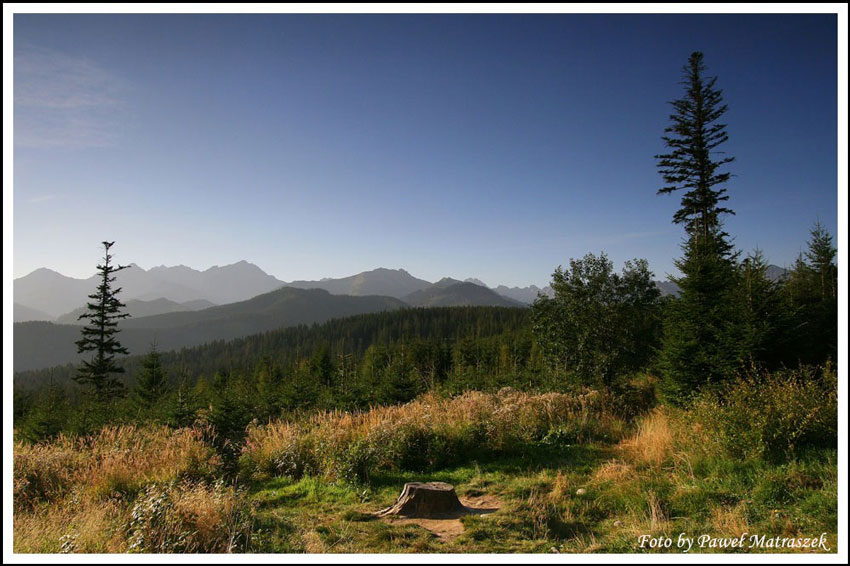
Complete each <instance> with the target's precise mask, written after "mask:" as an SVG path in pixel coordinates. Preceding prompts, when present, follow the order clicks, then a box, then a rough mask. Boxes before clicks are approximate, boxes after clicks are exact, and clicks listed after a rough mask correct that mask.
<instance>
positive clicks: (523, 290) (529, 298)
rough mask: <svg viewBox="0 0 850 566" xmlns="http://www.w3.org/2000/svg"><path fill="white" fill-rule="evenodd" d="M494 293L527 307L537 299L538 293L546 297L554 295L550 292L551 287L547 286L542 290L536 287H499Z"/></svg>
mask: <svg viewBox="0 0 850 566" xmlns="http://www.w3.org/2000/svg"><path fill="white" fill-rule="evenodd" d="M495 291H496V292H497V293H499V294H500V295H502V296H503V297H508V298H509V299H513V300H515V301H519V302H521V303H524V304H527V305H530V304H531V303H533V302H534V301H535V300H536V299H537V295H538V293H543V294H544V295H546V296H548V297H551V296H553V295H554V294H555V292H554V291H552V287H550V286H549V285H546V286H545V287H543V288H540V287H538V286H537V285H529V286H528V287H505V286H504V285H499V286H498V287H496V289H495Z"/></svg>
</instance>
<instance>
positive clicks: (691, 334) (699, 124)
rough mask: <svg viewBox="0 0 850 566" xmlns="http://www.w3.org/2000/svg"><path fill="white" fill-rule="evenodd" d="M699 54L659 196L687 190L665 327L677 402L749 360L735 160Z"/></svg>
mask: <svg viewBox="0 0 850 566" xmlns="http://www.w3.org/2000/svg"><path fill="white" fill-rule="evenodd" d="M704 72H705V64H704V62H703V55H702V53H700V52H695V53H692V54H691V56H690V58H689V61H688V64H687V65H686V66H685V67H684V78H683V81H682V84H683V85H684V87H685V94H684V96H683V97H682V98H680V99H678V100H674V101H673V102H671V104H672V106H673V109H674V111H675V112H674V113H673V114H672V115H671V116H670V120H671V121H672V124H671V125H670V126H669V127H667V128H666V129H665V134H669V135H665V136H662V139H663V140H664V142H665V144H666V145H667V147H668V148H670V150H671V151H670V152H669V153H666V154H662V155H656V156H655V157H656V159H657V160H658V164H657V165H658V169H659V172H660V174H661V176H662V178H663V179H664V183H665V186H664V187H662V188H661V189H659V190H658V194H671V193H673V192H676V191H684V194H683V196H682V201H681V207H680V208H679V210H678V211H677V212H676V213H675V214H674V216H673V222H674V223H676V224H683V225H684V227H685V233H686V236H687V239H686V241H685V243H684V245H683V257H682V259H680V260H678V261H677V262H675V265H676V267H677V268H678V269H679V271H680V272H681V273H682V276H681V277H678V278H673V281H674V282H675V283H677V284H678V286H679V287H680V289H681V295H680V297H679V299H677V300H676V301H674V302H673V303H672V304H671V305H670V308H669V310H668V316H667V318H666V320H665V324H664V343H663V347H662V352H661V360H660V361H661V367H662V369H663V371H664V379H663V380H662V383H661V385H662V390H663V392H664V393H665V395H666V396H667V398H668V399H669V400H671V401H674V402H676V401H684V399H685V398H687V397H688V396H690V395H691V394H692V393H693V392H694V391H696V390H698V389H700V388H701V387H702V386H703V385H705V384H707V383H715V382H719V381H721V380H723V379H725V378H726V377H728V376H729V375H730V374H732V373H734V371H735V370H736V369H737V368H738V367H739V366H740V364H741V363H742V362H743V360H744V358H745V357H746V352H745V350H746V348H745V346H744V343H743V341H742V340H743V337H744V320H743V317H742V313H741V312H740V310H739V309H736V308H735V307H736V295H735V291H736V286H737V278H738V270H737V265H736V262H737V259H736V254H735V253H734V251H733V246H732V244H731V242H730V241H729V235H728V234H727V233H726V232H724V230H723V224H722V215H724V214H734V212H733V211H732V210H731V209H729V208H726V207H724V206H721V203H723V202H725V201H726V200H728V199H729V196H728V195H727V194H726V188H725V187H724V186H722V185H724V184H725V183H726V182H727V181H728V180H729V177H730V173H729V172H726V171H721V170H720V168H721V167H722V166H724V165H726V164H728V163H731V162H732V161H733V158H732V157H723V156H722V153H721V152H719V151H718V149H717V148H718V147H719V146H720V145H721V144H723V143H724V142H725V141H726V140H727V139H728V135H727V134H726V125H725V124H722V123H719V122H718V121H717V120H718V119H719V118H720V117H721V116H722V115H723V114H724V113H725V112H726V110H727V106H726V105H725V104H723V101H722V92H721V91H720V90H719V89H716V88H715V86H714V85H715V83H716V80H717V79H716V77H713V78H705V77H704V76H703V75H704Z"/></svg>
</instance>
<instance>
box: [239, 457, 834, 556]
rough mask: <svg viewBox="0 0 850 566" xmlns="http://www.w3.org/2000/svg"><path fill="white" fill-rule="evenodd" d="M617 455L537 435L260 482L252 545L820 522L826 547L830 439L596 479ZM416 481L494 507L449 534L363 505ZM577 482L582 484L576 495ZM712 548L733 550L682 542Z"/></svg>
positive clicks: (592, 548)
mask: <svg viewBox="0 0 850 566" xmlns="http://www.w3.org/2000/svg"><path fill="white" fill-rule="evenodd" d="M618 454H619V453H618V452H617V450H616V447H615V446H614V445H610V444H586V445H581V446H568V445H562V446H558V445H547V444H543V443H538V444H536V445H533V446H529V447H527V448H526V449H525V450H524V451H523V452H522V453H521V454H517V455H514V456H510V457H501V458H500V457H498V456H493V457H491V458H489V459H481V460H478V461H476V462H470V463H468V464H464V465H460V466H456V467H451V468H443V469H440V470H435V471H433V472H430V473H412V472H404V471H380V472H377V473H375V474H374V475H373V476H372V477H371V480H370V483H369V485H368V486H365V485H355V484H351V483H345V482H328V481H326V480H322V479H318V478H314V477H305V478H302V479H300V480H297V481H296V480H291V479H283V478H277V479H273V480H268V481H260V482H257V483H256V484H255V485H254V487H253V491H252V492H251V493H252V498H253V499H254V500H255V501H256V502H257V503H258V505H259V506H258V531H259V532H260V534H259V536H258V541H257V544H255V551H256V552H271V553H274V552H341V553H408V552H414V553H416V552H419V553H423V552H425V553H490V552H495V553H549V552H553V549H555V550H557V551H558V552H561V553H569V552H581V553H584V552H616V553H633V552H679V550H678V549H677V548H675V543H674V546H673V548H670V549H660V550H659V549H648V548H644V549H641V548H640V547H639V544H638V536H639V535H640V534H642V533H646V534H653V535H663V534H666V535H669V536H671V537H673V538H674V540H675V539H676V537H678V534H679V533H680V532H684V533H686V535H687V536H690V537H695V536H699V535H700V534H709V535H711V536H729V537H731V536H733V535H736V536H738V535H739V534H740V533H737V532H735V529H736V528H745V530H746V531H747V532H749V533H752V534H765V535H768V538H770V537H774V536H784V537H797V536H819V535H820V534H821V533H822V532H826V533H828V541H829V542H828V544H829V545H830V547H831V550H832V551H833V552H834V551H835V550H836V542H837V535H836V532H837V501H838V498H837V475H836V465H835V462H836V451H835V450H819V451H813V452H810V453H808V454H807V455H806V456H805V457H804V458H801V459H797V460H794V461H791V462H788V463H785V464H781V465H775V464H770V463H766V462H763V461H760V460H744V461H731V460H729V459H723V458H716V459H709V460H708V461H703V460H701V461H698V462H691V463H690V466H689V465H674V464H673V463H670V462H668V463H666V464H665V465H663V466H661V467H658V468H653V467H644V468H641V467H640V466H634V468H633V473H632V475H631V476H630V477H629V478H628V479H624V478H619V479H615V480H611V479H604V478H603V479H599V477H598V476H597V474H598V472H599V470H600V468H601V467H603V466H604V465H606V463H610V462H611V461H613V460H616V459H617V458H618V457H619V456H618ZM617 461H620V460H617ZM691 470H693V475H692V474H691ZM423 480H428V481H445V482H448V483H451V484H453V485H454V486H455V487H456V490H457V492H458V495H459V496H460V497H461V498H462V499H463V498H465V497H477V496H481V495H484V494H486V495H489V496H493V497H495V498H497V499H498V500H499V501H500V502H501V507H500V509H499V511H498V512H496V513H494V514H491V515H480V516H478V515H470V516H466V517H464V518H462V520H461V522H462V524H463V527H464V530H463V532H462V534H460V535H459V536H456V537H454V538H450V539H442V538H440V537H438V536H436V535H434V534H433V533H431V532H429V531H428V530H426V529H424V528H422V527H419V526H416V525H410V524H408V525H397V524H390V523H388V522H386V521H383V520H381V519H377V518H376V517H375V516H374V515H373V513H374V512H375V511H378V510H380V509H382V508H384V507H386V506H389V505H390V504H391V503H392V502H393V501H394V500H395V497H396V496H397V495H398V493H399V492H400V490H401V487H402V485H403V484H404V483H405V482H409V481H423ZM579 488H583V489H585V490H586V492H585V493H584V494H582V495H577V494H576V490H577V489H579ZM649 493H652V494H653V497H654V500H650V499H649V497H648V494H649ZM653 506H654V509H655V512H656V514H657V515H656V517H655V519H653ZM719 551H725V552H740V550H738V549H711V548H704V549H694V550H692V551H691V552H719ZM744 551H746V549H744ZM762 551H770V549H763V550H762ZM779 551H783V550H779ZM784 551H785V552H787V549H786V550H784Z"/></svg>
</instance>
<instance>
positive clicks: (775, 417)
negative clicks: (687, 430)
mask: <svg viewBox="0 0 850 566" xmlns="http://www.w3.org/2000/svg"><path fill="white" fill-rule="evenodd" d="M687 418H688V420H689V422H690V424H691V429H692V430H693V429H696V430H701V434H700V441H701V442H704V443H710V444H714V445H716V446H717V447H719V448H720V449H722V450H725V451H726V452H727V453H729V454H733V455H737V456H740V455H750V456H755V457H761V458H764V459H766V460H770V461H781V460H784V459H788V458H790V457H792V456H794V455H795V454H797V453H798V452H799V451H800V450H803V449H805V448H807V447H813V446H820V447H835V446H836V442H837V428H838V389H837V378H836V373H835V369H834V368H833V367H830V366H827V367H824V368H817V367H803V368H801V369H797V370H785V371H779V372H775V373H770V374H769V373H751V374H748V375H745V376H742V377H740V378H739V379H737V380H735V381H733V382H731V383H730V384H728V385H727V386H726V387H725V388H724V389H723V390H722V391H721V392H719V393H714V394H709V393H706V394H704V395H702V396H701V397H700V398H698V399H697V401H696V402H695V404H694V406H693V408H692V410H691V411H689V412H688V415H687Z"/></svg>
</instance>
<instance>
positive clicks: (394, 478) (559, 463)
mask: <svg viewBox="0 0 850 566" xmlns="http://www.w3.org/2000/svg"><path fill="white" fill-rule="evenodd" d="M610 458H611V449H610V448H609V447H606V446H598V445H593V444H583V445H547V444H536V445H529V446H526V447H524V448H523V449H521V450H516V451H513V452H510V453H505V452H480V453H478V454H475V458H474V459H473V458H470V459H469V460H467V461H466V462H464V463H460V464H457V465H455V466H453V467H448V468H442V469H439V470H432V471H408V470H380V471H376V472H373V473H372V474H370V476H369V485H370V487H372V489H374V490H381V489H384V488H389V487H393V488H398V489H401V487H402V486H403V485H404V484H405V483H406V482H410V481H420V480H422V481H444V482H446V483H451V484H454V485H457V484H463V483H465V482H468V481H469V480H470V479H471V478H472V476H473V475H475V474H477V472H478V470H480V471H481V472H482V473H499V474H506V475H515V474H522V473H528V472H529V471H536V472H542V471H546V470H553V471H554V470H559V469H563V468H569V469H570V470H571V471H574V472H577V473H589V472H590V471H591V470H593V469H594V468H596V467H597V466H599V465H600V464H601V463H602V462H604V461H606V460H607V459H610ZM476 465H477V469H475V468H473V467H471V466H476ZM423 478H427V479H424V480H423Z"/></svg>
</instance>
